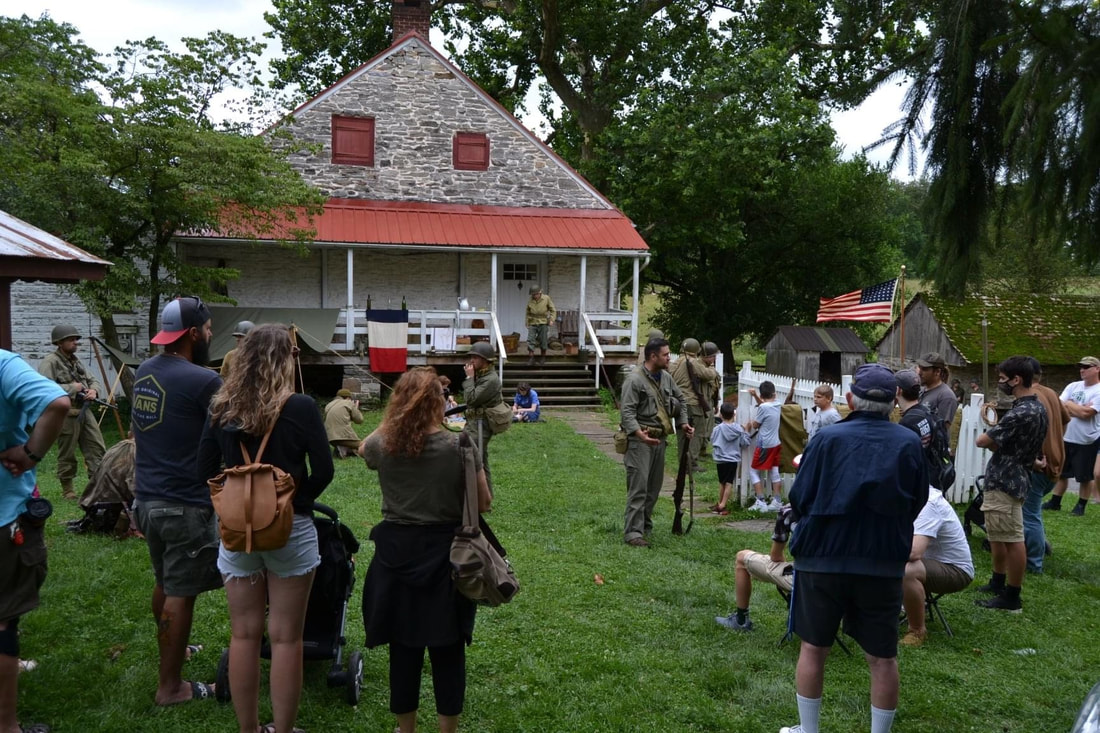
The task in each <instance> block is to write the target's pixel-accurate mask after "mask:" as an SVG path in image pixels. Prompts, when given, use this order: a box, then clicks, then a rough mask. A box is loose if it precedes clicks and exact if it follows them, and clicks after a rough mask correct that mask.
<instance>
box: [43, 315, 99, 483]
mask: <svg viewBox="0 0 1100 733" xmlns="http://www.w3.org/2000/svg"><path fill="white" fill-rule="evenodd" d="M80 338H81V336H80V332H79V331H78V330H77V329H76V326H70V325H57V326H54V328H53V331H52V332H51V334H50V341H51V342H53V344H54V345H55V346H57V349H56V350H55V351H53V352H51V353H49V354H47V355H46V358H44V359H43V360H42V363H41V364H39V365H38V373H39V374H41V375H42V376H44V377H46V378H47V379H52V380H53V381H55V382H57V383H58V384H60V385H61V388H62V389H64V390H65V393H66V394H67V395H68V396H69V400H70V401H71V403H72V408H71V409H70V410H69V416H68V417H67V418H65V425H64V427H62V428H61V435H60V436H59V437H58V439H57V478H58V480H59V481H60V482H61V494H62V496H64V497H65V498H66V499H72V500H73V501H76V499H77V495H76V492H75V491H73V479H75V478H76V474H77V461H76V447H77V445H79V446H80V452H81V453H83V454H84V463H85V466H86V468H87V469H88V476H89V478H90V477H91V475H92V474H93V473H95V469H96V467H97V466H98V465H99V461H100V459H102V458H103V454H104V453H106V452H107V446H106V445H105V444H104V442H103V434H102V433H101V432H100V431H99V423H98V422H96V419H95V415H94V414H92V413H91V412H89V410H88V405H89V404H90V403H91V401H92V400H95V399H97V398H98V397H99V395H100V390H101V387H100V385H99V382H98V381H96V378H95V377H93V376H92V375H91V374H90V373H89V372H88V370H87V368H85V366H84V364H83V363H82V362H81V361H80V359H78V358H76V350H77V349H78V348H79V346H80Z"/></svg>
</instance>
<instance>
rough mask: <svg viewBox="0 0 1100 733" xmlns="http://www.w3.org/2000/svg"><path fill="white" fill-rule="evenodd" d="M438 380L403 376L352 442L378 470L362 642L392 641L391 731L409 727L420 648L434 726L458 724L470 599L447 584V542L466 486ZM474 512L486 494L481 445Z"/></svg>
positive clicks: (416, 373) (413, 373)
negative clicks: (380, 412) (374, 423)
mask: <svg viewBox="0 0 1100 733" xmlns="http://www.w3.org/2000/svg"><path fill="white" fill-rule="evenodd" d="M444 404H445V402H444V397H443V387H442V386H441V385H440V382H439V379H438V378H437V377H436V373H435V370H434V369H432V368H431V367H418V368H415V369H411V370H410V371H408V372H405V373H404V374H403V375H401V378H400V379H398V380H397V384H395V385H394V388H393V394H392V396H391V397H390V400H389V403H388V404H387V406H386V413H385V415H384V417H383V418H382V424H381V425H379V426H378V429H377V430H375V431H374V432H373V433H371V434H370V435H368V436H367V438H366V439H365V440H364V441H363V443H362V445H360V446H359V454H360V455H361V456H363V458H365V459H366V461H367V466H368V467H370V468H371V469H374V470H375V471H378V480H379V483H380V484H381V487H382V522H381V523H379V524H378V525H376V526H375V527H374V529H372V530H371V533H370V538H371V540H372V541H373V542H374V547H375V549H374V557H372V558H371V562H370V567H369V568H368V569H367V579H366V581H365V583H364V585H363V625H364V627H365V629H366V633H367V647H369V648H373V647H376V646H379V645H381V644H388V645H389V647H390V711H391V712H392V713H393V714H394V715H396V716H397V724H398V731H399V733H415V731H416V711H417V707H418V706H419V701H420V677H421V671H422V668H423V665H424V650H425V649H427V650H428V656H429V658H430V659H431V665H432V688H433V690H434V692H435V708H436V713H437V714H438V718H439V730H440V731H441V732H442V733H453V731H456V730H458V716H459V714H460V713H461V712H462V705H463V701H464V699H465V696H466V645H467V644H469V643H470V641H471V639H472V636H473V631H474V613H475V611H476V609H477V607H476V606H475V605H474V602H473V601H471V600H470V599H468V598H466V597H465V596H463V595H462V594H461V593H459V592H458V591H456V590H455V587H454V581H453V580H452V579H451V562H450V554H451V540H452V539H454V532H455V528H456V527H458V526H459V525H460V524H461V522H462V505H463V499H464V497H465V493H466V484H465V480H466V476H465V470H464V469H463V461H462V454H461V452H460V448H459V444H458V441H459V436H457V435H455V434H454V433H451V432H449V431H447V430H445V429H443V427H442V426H441V422H442V420H443V407H444ZM473 455H474V460H475V465H476V466H477V490H478V511H481V512H485V511H488V509H489V505H490V503H491V501H492V497H491V495H490V493H489V484H488V483H487V482H486V480H485V471H484V470H483V469H482V468H481V456H480V451H477V450H474V451H473Z"/></svg>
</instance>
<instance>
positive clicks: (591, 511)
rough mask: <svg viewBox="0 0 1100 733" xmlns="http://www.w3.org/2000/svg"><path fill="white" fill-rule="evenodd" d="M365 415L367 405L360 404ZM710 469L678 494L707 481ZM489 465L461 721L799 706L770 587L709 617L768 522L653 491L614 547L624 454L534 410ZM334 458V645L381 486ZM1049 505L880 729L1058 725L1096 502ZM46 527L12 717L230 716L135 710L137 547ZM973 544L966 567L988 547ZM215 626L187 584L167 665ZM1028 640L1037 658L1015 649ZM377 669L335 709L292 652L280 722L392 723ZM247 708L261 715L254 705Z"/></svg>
mask: <svg viewBox="0 0 1100 733" xmlns="http://www.w3.org/2000/svg"><path fill="white" fill-rule="evenodd" d="M376 421H377V414H374V415H370V416H368V423H373V422H376ZM367 429H369V427H368V428H367ZM55 455H56V452H52V453H51V455H50V456H49V457H48V458H47V459H46V461H44V462H43V464H42V467H41V469H40V472H39V482H40V485H41V487H42V489H43V492H44V493H45V494H46V495H47V496H48V497H49V498H50V499H52V500H55V507H56V508H57V514H56V515H55V517H56V518H57V519H62V520H63V519H68V518H74V517H76V516H77V515H78V511H79V510H78V509H77V508H76V506H75V504H72V503H69V502H61V501H60V500H57V498H56V497H58V496H59V494H60V491H59V489H58V485H57V481H56V479H55V478H54V476H53V467H54V457H55ZM707 465H708V467H709V468H710V470H709V472H708V473H706V474H700V476H701V478H700V479H699V482H698V485H699V487H700V491H701V493H702V497H700V498H698V499H697V506H705V504H706V503H709V502H710V501H713V500H714V499H715V498H716V496H715V488H714V481H715V476H714V472H713V468H712V467H711V464H709V463H708V464H707ZM492 466H493V476H494V482H495V486H496V494H497V495H496V500H495V502H494V509H493V514H492V516H491V520H492V524H493V527H494V529H495V530H496V531H497V534H498V535H499V536H500V538H501V540H502V541H503V542H504V544H505V546H506V547H507V548H508V550H509V553H510V556H511V558H512V560H513V563H514V565H515V567H516V569H517V573H518V575H519V578H520V581H521V583H522V591H521V593H520V594H519V595H518V596H517V597H516V599H515V601H513V602H512V603H511V604H509V605H507V606H503V607H501V608H497V609H482V610H480V611H479V613H478V619H477V628H476V631H475V634H474V644H473V646H472V647H470V649H469V651H468V690H467V698H466V713H465V715H464V716H463V725H462V727H463V729H464V730H467V731H478V732H479V733H480V732H486V733H487V732H490V731H498V732H501V733H504V732H508V733H511V732H513V731H539V732H552V731H584V732H586V733H587V732H589V731H603V732H610V731H622V732H624V733H626V732H634V731H741V732H744V733H768V732H774V731H776V730H778V729H779V727H780V726H781V725H791V724H793V723H796V722H797V712H796V707H795V698H794V666H795V661H796V659H797V656H798V646H797V643H788V644H786V645H784V646H782V647H778V648H777V646H776V642H777V641H778V640H779V638H780V637H781V636H782V635H783V631H784V626H785V619H786V613H785V607H784V605H783V602H782V600H781V599H780V597H779V595H778V594H777V593H776V592H775V590H774V589H773V588H771V587H769V586H761V587H759V588H757V589H756V590H755V592H754V594H753V619H754V621H755V624H756V630H754V631H753V632H752V633H749V634H744V635H738V634H734V633H731V632H729V631H726V630H725V629H722V628H720V627H719V626H717V625H716V624H715V623H714V616H716V615H720V614H726V613H728V612H729V611H730V610H731V609H732V606H733V598H734V587H733V577H734V576H733V559H734V555H735V554H736V552H737V550H739V549H741V548H745V547H751V548H756V549H759V550H761V551H766V548H767V547H768V543H769V539H768V535H767V534H765V533H746V532H741V531H736V530H731V529H725V528H722V527H721V526H720V524H719V520H718V519H717V518H712V519H701V520H700V521H697V522H696V524H695V528H694V530H693V531H692V532H691V534H689V535H688V536H686V537H674V536H672V535H671V534H670V533H669V532H668V528H669V526H670V523H671V519H672V513H671V505H670V503H669V501H668V500H667V499H662V500H661V503H660V504H659V505H658V516H657V517H656V525H657V530H656V532H655V534H654V538H653V547H652V548H651V549H648V550H646V549H638V548H631V547H627V546H625V545H624V544H623V543H622V514H623V508H624V497H625V481H624V477H623V469H622V467H621V466H619V465H618V464H617V463H616V462H615V461H614V460H612V459H610V458H608V457H606V456H604V455H603V454H602V453H600V452H599V451H598V450H597V449H596V448H595V447H594V446H593V445H592V444H591V443H590V442H589V441H588V440H587V439H585V438H584V437H581V436H578V435H576V434H575V433H574V432H573V431H572V430H571V429H570V428H569V426H568V425H567V424H565V423H564V422H562V421H560V420H557V419H554V418H552V417H551V418H550V419H549V421H548V422H546V423H539V424H535V425H523V426H517V427H515V428H514V429H512V430H511V431H509V432H508V433H506V434H504V435H502V436H498V437H497V438H496V439H494V441H493V443H492ZM336 474H337V478H336V480H335V482H334V483H333V485H332V486H331V487H330V488H329V489H328V491H326V492H325V494H324V495H323V497H322V501H324V502H326V503H328V504H330V505H332V506H334V507H335V508H336V509H337V510H338V511H339V512H340V513H341V516H342V519H343V521H344V522H345V523H346V524H348V525H349V526H350V527H351V528H352V530H353V531H354V532H355V533H356V534H357V535H358V536H359V538H360V539H361V540H363V542H364V545H363V549H362V551H361V552H360V554H359V558H358V570H357V581H356V590H355V594H354V597H353V602H352V607H351V610H350V616H349V619H348V624H347V635H348V638H349V645H350V647H351V648H353V649H361V648H362V646H363V629H362V624H361V618H360V612H359V604H360V599H361V588H362V579H363V576H364V574H365V571H366V567H367V564H368V562H369V559H370V556H371V551H372V548H371V545H370V543H369V542H367V541H366V537H367V533H368V531H369V528H370V526H371V525H373V524H374V523H375V522H377V521H378V520H379V516H380V515H379V503H380V494H379V489H378V481H377V477H376V476H375V475H374V474H373V473H372V472H370V471H368V470H367V469H366V467H365V466H364V465H363V464H362V462H360V461H358V460H347V461H343V462H339V463H338V464H337V469H336ZM1067 506H1072V501H1067ZM745 517H747V515H738V514H735V515H733V516H731V517H729V518H726V519H727V520H733V519H739V518H745ZM1047 519H1048V531H1049V532H1050V535H1051V541H1052V543H1053V544H1054V547H1055V555H1054V556H1053V557H1051V558H1048V561H1047V562H1048V569H1047V573H1046V574H1045V575H1043V576H1039V577H1035V576H1028V578H1027V580H1026V583H1025V586H1024V593H1023V599H1024V613H1023V614H1022V615H1017V616H1013V615H1002V614H1000V613H998V612H993V611H985V610H981V609H978V608H976V607H975V606H974V605H973V601H974V599H975V598H976V597H977V594H975V593H974V592H973V591H969V592H963V593H960V594H958V595H955V596H951V597H948V598H946V599H944V600H943V601H941V606H942V607H943V610H944V612H945V614H946V615H947V617H948V620H949V621H950V623H951V625H952V627H953V628H954V631H955V638H953V639H951V638H947V636H946V635H945V634H944V633H943V630H942V628H941V627H940V626H938V624H936V623H933V622H932V621H931V620H930V622H929V628H930V635H929V639H928V641H927V642H926V643H925V645H924V646H923V647H922V648H920V649H915V650H912V649H902V650H901V652H900V667H901V701H900V705H899V713H898V717H897V720H896V722H895V728H894V729H895V730H897V731H903V732H906V733H916V732H918V731H925V732H928V733H933V732H934V733H940V732H941V731H981V732H983V733H985V732H989V731H1003V732H1007V733H1042V732H1045V731H1066V730H1068V729H1069V728H1070V726H1071V725H1072V722H1073V720H1074V718H1075V715H1076V712H1077V709H1078V708H1079V706H1080V704H1081V702H1082V700H1083V699H1084V697H1085V695H1086V694H1087V692H1088V690H1089V688H1090V687H1091V686H1092V684H1093V683H1094V682H1095V681H1096V680H1097V678H1098V676H1100V672H1098V670H1100V645H1098V644H1097V643H1096V641H1095V639H1096V636H1097V633H1098V621H1097V614H1096V609H1097V599H1098V596H1100V592H1098V580H1100V558H1098V557H1097V552H1096V549H1095V548H1096V547H1097V544H1098V541H1100V507H1091V508H1090V509H1089V513H1088V514H1087V515H1086V516H1085V517H1083V518H1078V517H1072V516H1070V515H1069V512H1068V511H1062V512H1058V513H1054V514H1048V515H1047ZM48 542H49V545H50V575H49V578H48V579H47V581H46V586H45V588H44V595H43V602H42V606H41V608H39V609H38V610H37V611H35V612H33V613H31V614H29V615H27V616H26V617H25V618H24V620H23V622H22V624H21V629H22V631H23V635H22V641H21V643H22V646H23V653H24V656H25V657H30V658H34V659H36V660H38V661H39V663H40V667H39V668H38V669H37V670H35V671H33V672H31V673H28V674H24V675H23V676H22V677H21V680H20V698H19V704H20V718H21V720H23V721H24V722H27V723H29V722H33V721H41V722H46V723H49V724H51V725H53V726H54V730H56V731H59V732H60V733H64V732H65V731H119V732H122V731H150V732H152V731H158V732H160V731H188V732H191V731H235V730H236V720H235V718H234V715H233V711H232V708H231V706H229V705H221V704H219V703H217V702H214V701H200V702H192V703H187V704H184V705H180V706H177V707H174V708H169V709H158V708H156V707H154V706H153V702H152V700H153V691H154V687H155V681H156V664H157V652H156V643H155V638H154V626H153V620H152V618H151V612H150V610H149V598H150V591H151V589H152V582H153V581H152V574H151V571H150V568H149V560H148V556H147V554H146V549H145V545H144V543H142V542H141V541H139V540H126V541H115V540H112V539H106V538H101V537H91V536H75V535H68V534H66V533H65V532H64V531H63V528H62V527H61V526H60V524H59V523H58V522H56V521H54V520H51V522H50V525H49V531H48ZM972 542H973V546H974V548H975V556H976V563H977V565H978V577H979V579H980V581H981V582H984V580H985V579H986V578H987V577H988V573H989V556H988V554H987V553H984V552H982V551H981V550H980V549H979V548H978V544H979V540H978V539H977V538H975V539H974V540H973V541H972ZM597 574H598V575H600V576H602V578H603V580H604V582H603V584H602V585H601V584H597V583H596V582H595V576H596V575H597ZM228 639H229V623H228V617H227V611H226V604H225V596H224V594H223V593H221V592H213V593H208V594H205V595H203V596H201V597H200V598H199V601H198V604H197V610H196V623H195V629H194V633H193V636H192V641H193V642H195V643H201V644H203V645H205V647H206V648H205V650H204V651H203V652H202V653H200V654H199V655H198V656H197V657H195V658H194V659H193V660H192V661H190V662H188V663H187V664H186V665H185V675H186V676H187V677H189V678H192V679H199V680H204V681H212V680H213V679H214V676H215V670H216V666H217V661H218V657H219V655H220V651H221V649H222V648H223V647H224V646H225V645H226V644H227V643H228ZM853 647H854V645H853ZM1025 649H1031V650H1034V651H1035V653H1034V654H1030V653H1029V654H1026V655H1024V654H1019V653H1017V651H1018V650H1025ZM264 668H265V670H266V663H265V664H264ZM386 669H387V664H386V651H385V649H382V648H379V649H374V650H371V651H369V652H366V673H365V679H364V686H363V695H362V700H361V702H360V704H359V705H358V707H357V708H352V707H350V706H349V705H347V704H346V703H345V702H344V701H343V698H342V691H340V690H333V689H329V688H327V687H326V684H325V672H326V670H327V664H325V663H310V664H308V665H307V669H306V676H305V685H304V688H303V693H302V708H301V713H300V715H299V719H298V724H299V725H300V726H301V727H303V728H304V729H305V730H307V731H310V733H320V732H321V731H373V732H377V733H389V732H390V731H392V730H393V727H394V722H393V718H392V716H391V715H390V714H389V712H388V691H387V683H386ZM264 677H265V686H264V692H263V694H264V695H266V671H265V674H264ZM422 692H423V698H422V705H421V710H422V713H426V714H424V715H422V718H421V722H422V727H423V728H424V729H425V730H434V729H435V721H434V705H433V702H432V699H431V693H430V678H429V677H427V676H425V684H424V688H423V691H422ZM260 709H261V719H262V720H270V706H269V703H268V702H267V701H266V700H261V704H260ZM869 720H870V713H869V700H868V674H867V666H866V664H865V663H864V661H863V659H862V658H861V656H860V655H859V654H858V651H857V656H855V657H851V658H849V657H845V656H844V655H843V653H841V652H840V651H839V649H838V650H837V652H836V653H835V654H834V655H833V657H832V658H831V659H830V660H829V663H828V666H827V668H826V679H825V699H824V709H823V715H822V724H823V730H825V731H837V732H848V731H857V730H867V729H868V728H869Z"/></svg>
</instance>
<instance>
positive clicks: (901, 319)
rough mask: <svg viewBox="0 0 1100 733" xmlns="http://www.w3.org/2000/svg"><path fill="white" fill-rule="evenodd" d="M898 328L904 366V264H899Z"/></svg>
mask: <svg viewBox="0 0 1100 733" xmlns="http://www.w3.org/2000/svg"><path fill="white" fill-rule="evenodd" d="M899 308H900V314H901V317H900V320H899V322H898V323H899V325H898V328H900V329H901V366H902V368H904V367H905V265H902V266H901V305H900V306H899Z"/></svg>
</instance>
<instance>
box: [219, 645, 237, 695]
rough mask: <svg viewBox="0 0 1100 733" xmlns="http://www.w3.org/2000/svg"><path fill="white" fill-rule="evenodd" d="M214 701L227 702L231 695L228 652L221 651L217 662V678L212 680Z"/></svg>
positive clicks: (226, 650)
mask: <svg viewBox="0 0 1100 733" xmlns="http://www.w3.org/2000/svg"><path fill="white" fill-rule="evenodd" d="M214 699H215V700H217V701H218V702H229V701H230V700H231V699H233V695H232V693H231V692H230V690H229V650H228V649H223V650H222V657H221V659H219V660H218V676H217V678H215V680H214Z"/></svg>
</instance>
